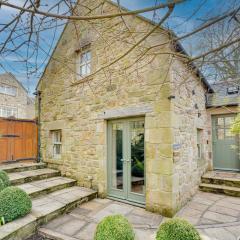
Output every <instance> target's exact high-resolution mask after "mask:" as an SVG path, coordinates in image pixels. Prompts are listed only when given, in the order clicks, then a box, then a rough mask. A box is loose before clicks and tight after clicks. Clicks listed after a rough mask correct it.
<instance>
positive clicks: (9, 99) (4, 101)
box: [0, 73, 35, 119]
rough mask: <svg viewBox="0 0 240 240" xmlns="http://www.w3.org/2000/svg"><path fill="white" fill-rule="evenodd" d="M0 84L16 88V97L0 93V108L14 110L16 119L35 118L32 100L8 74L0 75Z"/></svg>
mask: <svg viewBox="0 0 240 240" xmlns="http://www.w3.org/2000/svg"><path fill="white" fill-rule="evenodd" d="M0 84H5V85H8V86H12V87H16V89H17V91H16V96H11V95H7V94H2V93H0V106H3V107H8V108H16V109H17V115H16V118H20V119H33V118H35V108H34V100H33V99H31V98H30V97H29V96H28V94H27V91H26V90H25V89H24V88H23V86H22V85H21V84H20V83H19V82H18V81H17V80H16V79H15V77H14V76H13V75H12V74H10V73H5V74H1V75H0Z"/></svg>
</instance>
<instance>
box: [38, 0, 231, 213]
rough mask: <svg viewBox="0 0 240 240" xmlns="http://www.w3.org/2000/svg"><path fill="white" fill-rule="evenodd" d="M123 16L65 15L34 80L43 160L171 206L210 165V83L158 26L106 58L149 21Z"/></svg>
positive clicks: (129, 198)
mask: <svg viewBox="0 0 240 240" xmlns="http://www.w3.org/2000/svg"><path fill="white" fill-rule="evenodd" d="M84 4H87V6H88V9H94V10H92V12H91V14H96V15H98V14H101V13H102V12H104V14H107V13H112V12H116V11H118V10H119V8H118V6H116V5H115V4H114V3H111V2H109V1H106V2H105V4H104V5H103V6H102V5H100V4H99V1H98V0H96V1H91V0H89V1H84ZM100 6H101V7H100ZM86 11H88V10H87V9H84V8H83V7H81V8H78V7H77V8H76V9H75V12H77V13H78V14H81V15H84V14H88V12H86ZM123 18H124V21H122V19H121V18H111V19H107V20H106V19H104V20H97V21H99V22H98V24H95V25H94V27H93V25H92V23H91V21H88V22H86V21H84V22H83V21H81V22H75V23H73V22H69V23H68V24H67V25H66V27H65V29H64V31H63V34H62V36H61V38H60V40H59V42H58V44H57V46H56V48H55V50H54V52H53V55H52V57H51V59H50V61H49V63H48V65H47V67H46V69H45V72H44V74H43V75H42V77H41V79H40V81H39V83H38V86H37V90H38V96H39V97H38V109H39V117H40V133H41V135H40V141H41V156H42V160H43V161H44V162H46V163H48V164H49V166H51V167H55V168H58V169H59V170H60V171H61V173H62V174H63V175H66V176H71V177H73V178H75V179H77V180H78V183H79V184H80V185H81V186H85V187H90V188H93V189H96V190H98V194H99V196H100V197H109V198H113V199H118V200H122V201H126V202H130V203H134V204H137V205H140V206H144V207H146V209H147V210H149V211H154V212H159V213H161V214H163V215H166V216H173V215H174V214H175V213H176V211H177V210H179V209H180V208H181V207H182V206H183V205H184V204H185V203H186V202H187V201H188V200H189V199H190V198H191V197H192V196H193V195H194V194H195V193H196V191H197V189H198V186H199V183H200V181H201V176H202V174H203V173H205V172H206V171H207V170H210V169H213V164H212V163H213V154H211V152H212V147H211V128H210V125H211V119H210V115H209V114H208V110H207V109H206V94H207V93H212V94H214V89H213V88H212V87H211V86H210V85H209V84H208V82H207V81H206V80H205V79H204V77H203V76H202V75H201V74H200V72H199V71H198V70H197V69H196V68H195V67H194V66H193V65H191V66H187V65H186V64H185V63H184V61H183V59H182V58H181V57H179V56H178V54H177V53H178V51H181V52H183V49H182V47H181V45H180V44H179V43H175V44H174V46H173V45H172V44H171V42H170V41H169V40H171V37H172V34H171V33H169V32H168V31H167V30H165V29H163V28H160V27H159V28H157V29H156V30H155V31H154V33H153V34H151V35H150V36H149V37H148V38H147V39H146V40H145V41H144V42H143V43H142V44H141V46H139V47H136V48H135V49H133V51H131V52H130V53H129V54H128V55H127V57H123V58H121V59H120V60H119V61H118V62H117V64H113V65H110V63H111V62H112V61H113V60H114V59H115V58H117V57H118V56H121V55H122V54H123V53H124V52H126V50H127V49H129V48H130V47H131V46H132V45H133V43H134V42H135V41H137V40H139V38H140V37H141V36H139V33H142V34H143V36H144V34H146V32H147V31H149V29H151V28H153V27H154V26H155V25H154V23H152V22H150V21H149V20H147V19H145V18H143V17H141V16H138V17H136V16H125V17H123ZM95 23H96V21H95ZM126 28H127V29H128V30H129V29H130V30H131V32H132V34H129V31H127V30H126ZM119 29H120V30H119ZM125 30H126V31H125ZM135 32H137V33H135ZM119 33H121V35H120V36H121V37H119ZM116 36H117V37H116ZM104 39H107V41H105V40H104ZM109 42H110V43H111V44H109ZM164 42H169V44H165V45H162V46H161V43H164ZM156 44H159V47H155V48H152V49H151V50H149V52H148V54H145V55H143V56H142V57H141V58H139V54H141V53H142V52H143V50H144V49H147V48H151V46H153V45H156ZM167 52H172V53H176V54H174V55H170V54H167ZM57 59H61V61H59V60H57ZM136 59H138V62H137V64H136ZM63 62H64V63H65V64H63ZM136 65H137V66H138V67H137V69H136ZM106 66H107V67H106ZM101 69H102V70H101ZM75 70H77V73H76V71H75ZM96 72H97V73H96ZM209 107H210V106H209ZM211 111H212V113H213V112H214V111H215V106H214V107H212V108H211ZM221 114H222V113H221ZM225 161H227V159H226V160H225Z"/></svg>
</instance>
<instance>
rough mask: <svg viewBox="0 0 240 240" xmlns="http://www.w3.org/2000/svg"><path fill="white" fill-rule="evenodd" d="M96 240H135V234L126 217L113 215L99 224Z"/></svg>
mask: <svg viewBox="0 0 240 240" xmlns="http://www.w3.org/2000/svg"><path fill="white" fill-rule="evenodd" d="M94 240H134V232H133V229H132V226H131V225H130V223H129V222H128V220H127V219H126V218H125V217H123V216H122V215H113V216H108V217H105V218H104V219H103V220H102V221H101V222H100V223H99V224H98V226H97V229H96V232H95V237H94Z"/></svg>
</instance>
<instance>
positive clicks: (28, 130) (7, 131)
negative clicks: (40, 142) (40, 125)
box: [0, 118, 38, 163]
mask: <svg viewBox="0 0 240 240" xmlns="http://www.w3.org/2000/svg"><path fill="white" fill-rule="evenodd" d="M37 139H38V138H37V123H36V121H33V120H22V119H21V120H20V119H12V118H0V163H3V162H9V161H17V160H36V158H37Z"/></svg>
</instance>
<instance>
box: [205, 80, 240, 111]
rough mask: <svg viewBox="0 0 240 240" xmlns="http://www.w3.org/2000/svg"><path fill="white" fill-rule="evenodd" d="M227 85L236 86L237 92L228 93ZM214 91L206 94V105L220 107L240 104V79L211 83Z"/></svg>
mask: <svg viewBox="0 0 240 240" xmlns="http://www.w3.org/2000/svg"><path fill="white" fill-rule="evenodd" d="M229 87H236V88H237V89H238V93H233V94H229V93H228V89H229ZM212 88H213V89H214V93H212V94H207V96H206V105H207V107H220V106H238V105H240V81H239V79H238V80H227V81H224V82H223V81H221V82H219V83H216V84H212Z"/></svg>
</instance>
